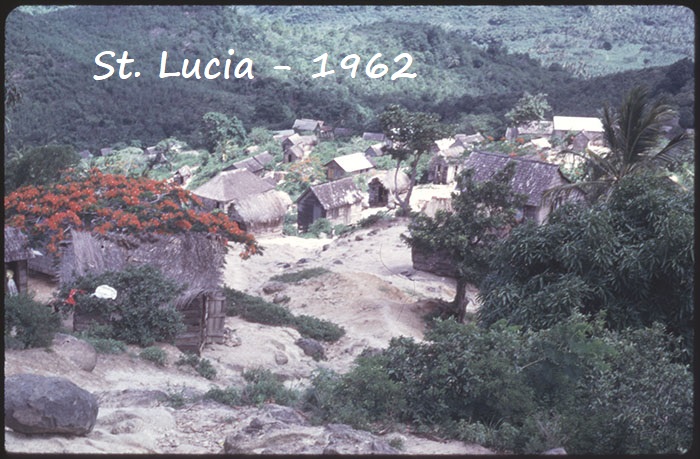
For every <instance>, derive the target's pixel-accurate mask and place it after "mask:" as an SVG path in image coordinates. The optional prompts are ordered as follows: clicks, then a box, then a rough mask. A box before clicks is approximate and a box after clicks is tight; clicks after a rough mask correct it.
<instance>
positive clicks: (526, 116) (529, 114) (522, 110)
mask: <svg viewBox="0 0 700 459" xmlns="http://www.w3.org/2000/svg"><path fill="white" fill-rule="evenodd" d="M551 111H552V107H550V106H549V102H547V94H544V93H541V92H539V93H537V94H535V95H534V96H533V95H532V94H530V93H529V92H527V91H525V93H524V94H523V96H522V97H521V98H520V99H518V102H517V103H516V104H515V107H513V108H512V109H511V110H509V111H508V112H506V118H507V119H508V120H509V121H510V122H511V123H513V124H514V125H518V124H522V123H525V122H528V121H537V120H543V119H544V115H545V113H548V112H551Z"/></svg>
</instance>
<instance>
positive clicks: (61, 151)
mask: <svg viewBox="0 0 700 459" xmlns="http://www.w3.org/2000/svg"><path fill="white" fill-rule="evenodd" d="M79 161H80V156H79V155H78V153H76V151H75V149H74V148H73V147H72V146H70V145H45V146H43V147H35V148H30V149H28V150H25V151H23V152H20V153H18V154H17V155H16V156H15V157H14V158H12V159H11V160H9V161H8V162H7V163H6V164H5V191H6V192H9V191H12V190H16V189H17V188H19V187H21V186H24V185H46V184H49V183H54V182H57V181H58V180H59V179H60V178H61V172H62V171H64V170H65V169H68V168H71V167H73V166H75V165H76V164H78V162H79Z"/></svg>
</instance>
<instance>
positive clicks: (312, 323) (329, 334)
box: [294, 314, 345, 343]
mask: <svg viewBox="0 0 700 459" xmlns="http://www.w3.org/2000/svg"><path fill="white" fill-rule="evenodd" d="M294 328H296V330H297V331H298V332H299V333H300V334H301V335H302V336H305V337H307V338H313V339H315V340H319V341H327V342H329V343H334V342H336V341H338V340H339V339H340V338H342V337H343V335H345V329H344V328H343V327H341V326H339V325H336V324H334V323H333V322H329V321H327V320H323V319H318V318H316V317H312V316H307V315H304V314H302V315H299V316H296V317H295V318H294Z"/></svg>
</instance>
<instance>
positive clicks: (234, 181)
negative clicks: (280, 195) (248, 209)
mask: <svg viewBox="0 0 700 459" xmlns="http://www.w3.org/2000/svg"><path fill="white" fill-rule="evenodd" d="M273 188H274V186H272V185H271V184H270V183H268V182H266V181H265V180H263V179H261V178H260V177H258V176H256V175H255V174H253V173H252V172H250V171H249V170H247V169H234V170H232V171H224V172H220V173H219V174H218V175H217V176H216V177H214V178H213V179H211V180H209V181H208V182H207V183H205V184H204V185H202V186H200V187H199V188H197V189H196V190H194V191H193V193H194V194H196V195H197V196H201V197H203V198H207V199H212V200H214V201H219V202H230V201H239V200H241V199H244V198H246V197H248V196H251V195H254V194H259V193H264V192H266V191H269V190H271V189H273Z"/></svg>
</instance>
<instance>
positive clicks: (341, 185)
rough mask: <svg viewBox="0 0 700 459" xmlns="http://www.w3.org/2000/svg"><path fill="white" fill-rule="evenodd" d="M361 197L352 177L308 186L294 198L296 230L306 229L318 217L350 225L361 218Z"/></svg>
mask: <svg viewBox="0 0 700 459" xmlns="http://www.w3.org/2000/svg"><path fill="white" fill-rule="evenodd" d="M362 199H363V195H362V192H361V191H360V190H359V189H358V188H357V186H356V185H355V182H354V181H353V179H352V177H346V178H343V179H340V180H335V181H332V182H326V183H323V184H320V185H313V186H310V187H309V188H307V189H306V191H304V192H303V193H302V194H301V196H299V198H298V199H297V224H298V226H299V230H300V231H302V232H303V231H307V230H308V228H309V226H311V224H312V223H313V222H314V221H316V220H318V219H319V218H326V219H328V220H330V221H331V222H333V223H335V224H344V225H350V224H352V223H354V222H355V221H357V220H358V219H359V218H360V215H361V212H362Z"/></svg>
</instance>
